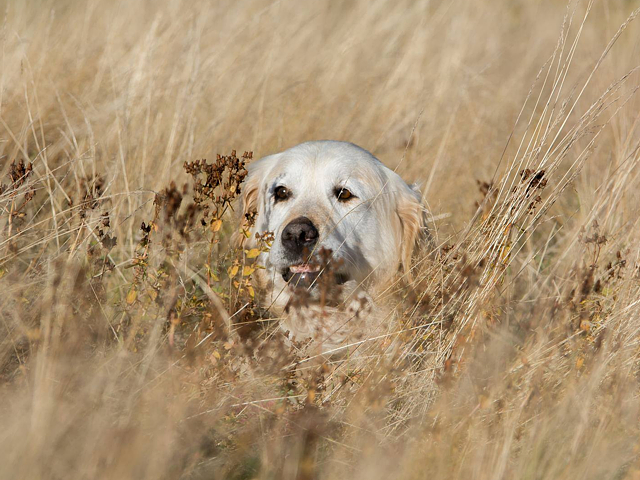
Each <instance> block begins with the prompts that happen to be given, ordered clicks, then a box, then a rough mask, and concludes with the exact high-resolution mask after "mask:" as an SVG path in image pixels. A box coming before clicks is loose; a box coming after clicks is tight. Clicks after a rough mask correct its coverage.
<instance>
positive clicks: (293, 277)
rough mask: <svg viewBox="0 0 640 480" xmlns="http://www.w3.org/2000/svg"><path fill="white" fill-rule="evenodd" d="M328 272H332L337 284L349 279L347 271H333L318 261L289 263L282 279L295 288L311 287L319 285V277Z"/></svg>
mask: <svg viewBox="0 0 640 480" xmlns="http://www.w3.org/2000/svg"><path fill="white" fill-rule="evenodd" d="M326 274H329V275H331V274H332V275H333V279H334V281H335V283H336V284H337V285H343V284H345V283H346V282H348V281H349V275H347V274H346V273H344V272H332V271H330V269H328V268H322V266H321V265H319V264H317V263H298V264H296V265H289V266H288V267H286V268H285V269H284V270H283V271H282V279H283V280H284V281H285V282H287V283H288V284H289V285H291V286H293V287H294V288H309V287H315V286H317V284H318V282H317V280H318V278H319V277H320V276H321V275H323V276H324V275H326Z"/></svg>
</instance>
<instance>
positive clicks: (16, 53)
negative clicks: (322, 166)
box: [0, 0, 640, 480]
mask: <svg viewBox="0 0 640 480" xmlns="http://www.w3.org/2000/svg"><path fill="white" fill-rule="evenodd" d="M0 6H2V8H0V17H1V24H0V46H1V48H0V478H2V479H76V478H77V479H94V478H100V479H119V480H120V479H165V478H166V479H175V478H186V479H211V478H215V479H217V478H224V479H227V478H228V479H238V480H240V479H300V480H305V479H307V480H310V479H344V478H350V479H353V480H357V479H387V478H391V479H422V478H437V479H440V478H442V479H457V478H464V479H478V480H481V479H503V478H504V479H564V478H567V479H569V478H570V479H575V478H580V479H638V478H640V422H639V415H640V395H639V394H640V391H639V387H640V383H639V382H640V215H639V212H640V189H639V186H640V185H639V184H640V181H639V178H638V176H639V173H640V170H639V169H638V163H639V162H640V99H639V97H638V92H637V90H638V88H639V87H640V70H639V69H640V19H638V18H636V17H637V16H638V15H639V14H640V4H638V3H637V2H636V1H633V0H599V1H588V0H584V1H580V2H575V1H571V2H569V3H566V2H565V1H564V0H527V1H525V0H474V1H472V2H471V1H467V0H419V1H411V0H398V1H388V0H369V1H361V0H355V1H345V0H332V1H324V0H321V1H316V2H294V1H291V0H281V1H264V0H240V1H228V0H220V1H217V2H208V1H205V0H197V1H187V0H156V1H151V0H128V1H124V0H113V1H110V0H87V1H79V0H39V1H20V0H5V1H4V2H0ZM315 139H334V140H345V141H351V142H353V143H356V144H358V145H360V146H362V147H364V148H366V149H368V150H370V151H371V152H372V153H373V154H374V155H376V156H377V157H378V158H379V159H380V160H382V161H383V162H384V163H385V164H386V165H387V166H389V167H391V168H393V169H395V170H396V171H397V172H398V173H400V174H401V175H402V177H403V178H404V179H405V180H406V181H407V182H409V183H414V182H415V183H417V184H419V185H420V188H421V191H422V193H423V197H424V200H425V204H426V205H427V206H428V209H429V229H430V231H431V233H432V236H433V239H434V244H433V245H426V246H424V248H423V249H422V250H421V251H419V252H417V253H416V255H415V258H414V265H413V268H412V270H411V274H410V275H402V274H400V273H399V275H398V279H397V281H396V282H395V283H394V284H393V285H390V286H389V288H388V290H387V291H385V292H384V294H383V295H381V296H380V298H378V299H377V301H379V302H380V303H381V304H384V305H386V306H387V307H388V308H389V309H390V311H392V313H393V314H392V315H390V316H389V332H390V333H389V334H388V335H385V336H383V337H382V338H380V337H376V338H371V339H367V340H365V341H363V342H362V343H361V344H360V345H358V346H357V347H358V350H359V354H358V355H355V356H353V358H352V357H346V358H339V359H336V358H323V357H322V356H319V355H308V354H306V353H305V352H306V351H305V350H304V349H303V348H299V347H300V346H299V345H298V346H296V345H294V346H291V345H289V344H288V343H287V342H285V341H283V338H282V332H281V331H280V330H279V329H278V318H274V317H273V316H270V315H268V314H267V313H268V312H264V311H263V309H261V307H260V305H259V302H258V301H257V299H258V298H259V292H256V291H255V289H254V285H253V283H252V274H253V272H254V271H255V268H259V266H258V265H256V263H255V252H253V251H251V250H246V249H244V248H242V247H239V246H238V242H237V241H236V240H235V237H237V236H238V235H240V236H242V234H243V232H244V231H246V228H247V224H246V222H247V219H242V218H239V217H238V215H237V214H236V213H237V212H236V210H237V209H236V208H235V207H236V201H237V196H238V192H239V191H241V189H242V180H243V175H244V171H245V169H244V167H245V166H246V164H247V163H249V162H251V161H253V160H254V159H257V158H260V157H262V156H264V155H267V154H270V153H274V152H277V151H281V150H283V149H285V148H288V147H291V146H293V145H296V144H298V143H301V142H303V141H307V140H315ZM202 159H206V160H207V162H206V163H204V162H203V161H201V160H202ZM261 242H262V243H261V247H260V248H263V249H267V248H268V244H269V239H268V235H265V237H264V238H263V239H262V240H261Z"/></svg>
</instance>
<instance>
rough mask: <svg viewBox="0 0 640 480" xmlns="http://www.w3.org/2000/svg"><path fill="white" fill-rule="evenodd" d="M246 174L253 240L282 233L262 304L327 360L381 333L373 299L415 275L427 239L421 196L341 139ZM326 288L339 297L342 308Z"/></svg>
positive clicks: (292, 336)
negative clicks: (400, 279) (417, 252)
mask: <svg viewBox="0 0 640 480" xmlns="http://www.w3.org/2000/svg"><path fill="white" fill-rule="evenodd" d="M247 170H248V174H247V177H246V180H245V185H244V189H243V192H242V194H241V202H242V209H241V210H242V212H243V213H244V214H245V215H250V214H252V213H253V214H256V213H257V216H256V217H255V218H256V220H255V224H254V225H253V227H252V230H251V237H250V240H249V242H250V243H251V242H253V241H255V240H254V236H255V234H256V233H258V234H260V233H263V232H272V233H273V242H272V244H271V248H270V249H269V251H268V252H264V253H262V254H261V255H260V257H259V259H258V260H259V263H260V264H261V265H262V266H263V267H264V268H261V269H258V270H257V271H256V274H255V278H256V280H257V282H256V283H257V286H258V290H259V292H260V293H259V295H258V298H259V301H260V304H261V306H262V307H263V308H264V309H266V310H268V311H270V312H272V314H275V315H278V316H281V317H282V320H281V323H280V325H281V327H282V329H283V330H284V332H285V334H286V335H287V338H288V339H289V340H291V341H294V342H300V341H302V340H310V342H311V343H312V344H313V345H315V348H316V349H317V350H318V351H320V352H325V353H326V352H335V351H339V350H341V349H344V348H346V347H348V346H349V345H351V344H354V343H358V342H359V341H362V339H363V338H364V337H365V336H370V335H373V334H375V333H378V332H380V331H382V330H381V327H384V322H385V315H381V314H380V310H379V309H378V307H377V305H376V304H375V301H374V299H375V298H376V296H377V294H379V293H380V292H381V291H382V290H384V289H386V288H388V287H389V286H390V284H391V283H392V282H393V281H394V279H396V278H397V276H398V274H399V273H401V274H405V275H409V273H410V268H411V259H412V254H413V252H414V249H415V248H416V245H417V244H418V243H419V242H420V240H421V239H425V238H427V237H428V231H427V229H426V218H427V215H426V213H427V210H426V209H425V207H424V205H423V203H422V201H421V195H420V193H419V192H418V190H417V189H416V188H414V187H411V186H409V185H408V184H407V183H405V182H404V181H403V180H402V178H401V177H400V176H399V175H398V174H396V173H395V172H394V171H392V170H391V169H389V168H387V167H386V166H385V165H384V164H383V163H382V162H381V161H380V160H378V159H377V158H376V157H374V156H373V155H372V154H371V153H370V152H368V151H367V150H365V149H363V148H361V147H358V146H357V145H354V144H352V143H348V142H340V141H329V140H324V141H312V142H306V143H302V144H300V145H297V146H295V147H292V148H290V149H288V150H286V151H284V152H281V153H276V154H274V155H269V156H267V157H264V158H261V159H260V160H257V161H255V162H253V163H251V164H249V165H248V167H247ZM327 281H331V282H333V285H334V287H335V290H338V291H340V296H339V297H340V298H339V300H338V301H334V303H333V304H329V302H327V292H326V288H327V287H326V286H327ZM329 296H331V295H329ZM301 297H302V298H303V300H300V298H301ZM381 324H382V325H381Z"/></svg>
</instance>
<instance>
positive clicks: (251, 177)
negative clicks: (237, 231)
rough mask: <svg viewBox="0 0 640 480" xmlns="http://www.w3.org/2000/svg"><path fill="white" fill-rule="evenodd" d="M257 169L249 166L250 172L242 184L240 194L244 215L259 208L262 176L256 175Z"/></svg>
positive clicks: (241, 209)
mask: <svg viewBox="0 0 640 480" xmlns="http://www.w3.org/2000/svg"><path fill="white" fill-rule="evenodd" d="M256 173H257V172H256V169H255V168H251V166H250V167H249V173H248V174H247V178H246V179H245V181H244V184H243V185H242V192H241V194H240V209H239V210H240V212H241V214H242V216H243V217H244V216H245V215H247V214H248V213H251V212H256V211H257V210H258V194H259V191H260V180H262V179H261V178H260V176H259V175H256Z"/></svg>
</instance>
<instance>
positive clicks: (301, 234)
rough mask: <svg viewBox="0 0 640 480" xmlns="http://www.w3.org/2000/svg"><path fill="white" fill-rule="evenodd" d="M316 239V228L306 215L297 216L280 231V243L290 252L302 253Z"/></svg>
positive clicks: (314, 242) (310, 246)
mask: <svg viewBox="0 0 640 480" xmlns="http://www.w3.org/2000/svg"><path fill="white" fill-rule="evenodd" d="M317 241H318V230H317V229H316V227H315V226H314V225H313V223H312V222H311V220H309V219H308V218H307V217H298V218H296V219H294V220H291V223H289V225H287V226H286V227H284V230H283V231H282V245H283V246H284V247H285V249H287V250H288V251H289V252H291V253H296V254H298V255H300V254H302V252H303V250H304V249H305V248H307V249H311V248H312V247H313V246H314V245H315V244H316V242H317Z"/></svg>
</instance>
